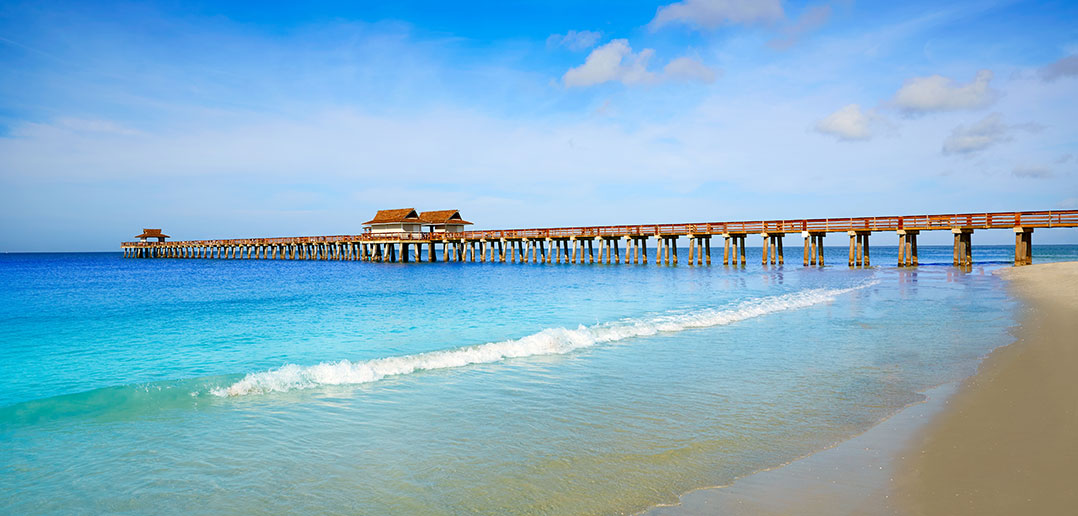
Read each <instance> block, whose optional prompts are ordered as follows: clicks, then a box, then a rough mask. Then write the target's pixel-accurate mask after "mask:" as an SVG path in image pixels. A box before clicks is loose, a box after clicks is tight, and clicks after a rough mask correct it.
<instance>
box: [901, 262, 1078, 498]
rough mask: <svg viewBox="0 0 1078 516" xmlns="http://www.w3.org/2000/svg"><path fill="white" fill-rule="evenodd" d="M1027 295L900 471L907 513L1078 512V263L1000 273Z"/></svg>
mask: <svg viewBox="0 0 1078 516" xmlns="http://www.w3.org/2000/svg"><path fill="white" fill-rule="evenodd" d="M1000 275H1001V276H1003V277H1004V278H1005V279H1008V280H1010V285H1009V287H1010V288H1012V289H1013V290H1014V292H1015V294H1017V295H1018V296H1019V297H1020V298H1022V299H1023V300H1024V301H1025V302H1026V303H1027V308H1026V312H1025V313H1024V314H1023V316H1022V326H1021V328H1020V329H1019V330H1018V333H1017V335H1016V336H1017V338H1018V340H1017V342H1015V343H1014V344H1012V345H1010V346H1006V347H1003V348H1000V349H998V350H996V351H995V352H993V353H992V354H991V355H990V356H989V357H988V358H986V359H985V361H984V362H983V363H982V364H981V368H980V370H979V371H978V373H977V374H976V375H975V376H973V377H971V378H970V379H969V380H968V381H967V382H966V384H965V385H964V386H963V388H962V389H961V390H960V391H959V392H958V393H957V394H956V395H955V396H954V398H953V399H952V400H951V402H950V408H948V409H947V410H946V411H945V412H944V413H943V414H942V415H941V416H940V417H939V418H938V420H936V421H933V422H932V423H931V424H930V425H929V426H928V427H927V429H926V432H925V433H924V435H922V436H920V437H919V438H918V440H917V442H916V443H915V445H914V447H912V448H911V449H910V450H908V453H907V455H908V457H907V459H905V460H904V461H903V462H902V464H901V467H900V474H899V476H898V477H896V484H895V487H896V490H895V494H896V495H897V496H898V501H899V507H901V508H902V512H903V513H906V514H915V515H921V514H924V515H936V514H981V515H984V514H1075V513H1076V511H1078V263H1075V262H1070V263H1053V264H1044V265H1033V266H1028V267H1019V268H1015V269H1006V270H1003V271H1001V272H1000Z"/></svg>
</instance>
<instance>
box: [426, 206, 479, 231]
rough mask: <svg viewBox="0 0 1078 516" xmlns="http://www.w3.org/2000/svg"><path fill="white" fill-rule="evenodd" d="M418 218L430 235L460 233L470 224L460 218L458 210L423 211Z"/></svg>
mask: <svg viewBox="0 0 1078 516" xmlns="http://www.w3.org/2000/svg"><path fill="white" fill-rule="evenodd" d="M419 218H420V220H422V221H423V225H424V226H426V227H427V230H428V231H429V232H431V233H460V232H462V231H464V226H465V225H470V224H471V222H468V221H466V220H464V219H463V218H461V216H460V210H439V211H425V212H423V213H420V214H419Z"/></svg>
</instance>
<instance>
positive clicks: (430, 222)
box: [121, 208, 1078, 267]
mask: <svg viewBox="0 0 1078 516" xmlns="http://www.w3.org/2000/svg"><path fill="white" fill-rule="evenodd" d="M471 224H472V223H471V222H468V221H466V220H464V219H463V218H462V217H461V215H460V212H459V211H458V210H440V211H428V212H422V213H420V212H417V211H416V210H414V209H412V208H403V209H395V210H382V211H379V212H378V213H377V214H376V215H375V217H374V218H373V219H371V220H369V221H367V222H365V223H364V226H365V228H364V232H363V233H361V234H358V235H337V236H306V237H278V238H236V239H228V240H188V241H171V242H170V241H168V240H167V239H168V238H169V236H168V235H165V234H163V233H162V232H161V230H160V229H144V230H143V231H142V233H141V234H139V235H136V236H135V238H138V239H139V240H138V241H136V242H123V243H122V244H121V248H122V249H123V255H124V257H127V258H199V259H209V258H213V259H250V260H351V261H366V262H423V261H427V262H436V261H449V262H497V263H506V262H508V263H558V264H562V263H565V264H585V263H607V264H615V263H619V264H630V263H632V264H647V263H648V241H649V240H651V239H654V243H655V245H654V255H653V258H652V260H651V262H652V263H655V264H662V265H676V264H677V263H678V242H679V241H680V239H681V238H686V239H687V240H688V243H689V246H688V250H689V253H688V257H687V258H688V260H687V261H686V263H687V264H688V265H711V243H712V239H713V238H720V237H721V238H722V244H723V247H722V263H723V265H733V266H742V267H743V266H745V264H746V260H745V245H746V244H745V243H746V240H747V239H748V238H749V237H750V236H755V237H757V238H761V239H762V244H763V253H762V262H763V264H765V265H766V264H768V263H770V264H772V265H782V264H784V263H785V255H784V250H783V245H782V242H783V237H784V236H786V235H793V234H796V235H800V236H801V237H802V238H803V239H804V249H803V253H802V264H803V265H804V266H806V267H807V266H823V265H824V253H823V243H824V237H825V236H827V235H828V234H839V235H842V236H846V237H848V238H849V249H850V253H849V260H848V264H849V266H851V267H864V266H868V265H870V257H869V256H870V253H869V236H870V235H871V234H873V233H890V234H892V235H895V236H896V237H897V240H898V266H899V267H916V266H917V265H918V261H917V236H918V235H919V234H920V233H921V232H922V231H949V232H951V233H952V234H953V235H954V265H955V266H963V267H969V266H971V265H972V264H973V254H972V235H973V232H974V231H980V230H1008V231H1013V232H1014V264H1015V265H1028V264H1030V263H1032V262H1033V230H1035V229H1047V228H1066V227H1078V210H1063V211H1024V212H999V213H964V214H952V215H908V216H896V217H851V218H831V219H800V220H760V221H747V222H746V221H742V222H701V223H695V224H644V225H635V226H590V227H562V228H537V229H503V230H486V231H469V230H466V226H469V225H471ZM439 248H440V249H439Z"/></svg>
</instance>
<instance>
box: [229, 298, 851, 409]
mask: <svg viewBox="0 0 1078 516" xmlns="http://www.w3.org/2000/svg"><path fill="white" fill-rule="evenodd" d="M870 285H871V284H865V285H861V286H858V287H853V288H848V289H812V290H804V291H800V292H794V293H790V294H783V295H779V296H771V297H764V298H757V299H750V300H746V301H742V302H740V303H738V304H737V305H735V306H733V307H729V308H709V309H703V310H695V311H690V312H683V313H677V314H666V315H658V316H654V317H649V318H641V319H623V320H620V321H615V322H609V323H600V324H595V325H592V326H584V325H581V326H579V327H577V328H576V329H568V328H548V329H545V330H543V331H540V332H538V333H534V334H532V335H528V336H526V337H521V338H519V339H511V340H504V341H501V342H489V343H486V344H479V345H474V346H465V347H461V348H455V349H448V350H443V351H431V352H427V353H418V354H415V355H403V356H397V357H387V358H377V359H372V360H363V361H357V362H352V361H349V360H341V361H339V362H323V363H321V364H317V365H313V366H300V365H296V364H287V365H284V366H282V367H280V368H277V369H271V370H269V371H263V372H257V373H250V374H248V375H247V376H245V377H244V378H243V379H242V380H239V381H237V382H235V383H233V384H232V385H229V386H228V387H222V388H216V389H212V390H211V391H210V393H211V394H214V395H217V396H244V395H248V394H263V393H269V392H285V391H291V390H295V389H309V388H314V387H320V386H330V385H354V384H362V383H370V382H375V381H378V380H381V379H382V378H385V377H387V376H397V375H406V374H411V373H414V372H417V371H430V370H436V369H448V368H453V367H462V366H467V365H472V364H488V363H491V362H499V361H501V360H505V359H507V358H520V357H529V356H535V355H558V354H565V353H570V352H572V351H575V350H578V349H581V348H588V347H592V346H595V345H599V344H605V343H609V342H617V341H620V340H625V339H629V338H633V337H644V336H649V335H655V334H657V333H660V332H663V333H669V332H678V331H684V330H688V329H693V328H707V327H712V326H722V325H727V324H732V323H735V322H738V321H743V320H745V319H751V318H753V317H759V316H761V315H766V314H770V313H775V312H781V311H786V310H793V309H798V308H805V307H808V306H812V305H815V304H819V303H824V302H828V301H831V300H833V299H834V298H835V297H836V296H838V295H841V294H844V293H847V292H851V291H854V290H858V289H861V288H865V287H867V286H870Z"/></svg>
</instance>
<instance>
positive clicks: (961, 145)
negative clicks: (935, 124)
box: [943, 113, 1040, 154]
mask: <svg viewBox="0 0 1078 516" xmlns="http://www.w3.org/2000/svg"><path fill="white" fill-rule="evenodd" d="M1016 129H1025V130H1027V131H1038V130H1040V126H1038V125H1036V124H1020V125H1007V124H1005V123H1003V116H1002V115H1000V114H999V113H992V114H991V115H988V116H986V117H984V118H982V119H981V120H979V121H978V122H976V123H974V124H973V125H969V126H966V125H960V126H958V127H955V128H954V130H953V131H951V135H950V136H948V137H947V139H946V140H944V141H943V153H944V154H970V153H974V152H978V151H982V150H984V149H987V148H988V147H991V146H993V145H996V144H999V143H1003V142H1009V141H1011V140H1013V139H1014V136H1013V133H1014V131H1015V130H1016Z"/></svg>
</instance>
